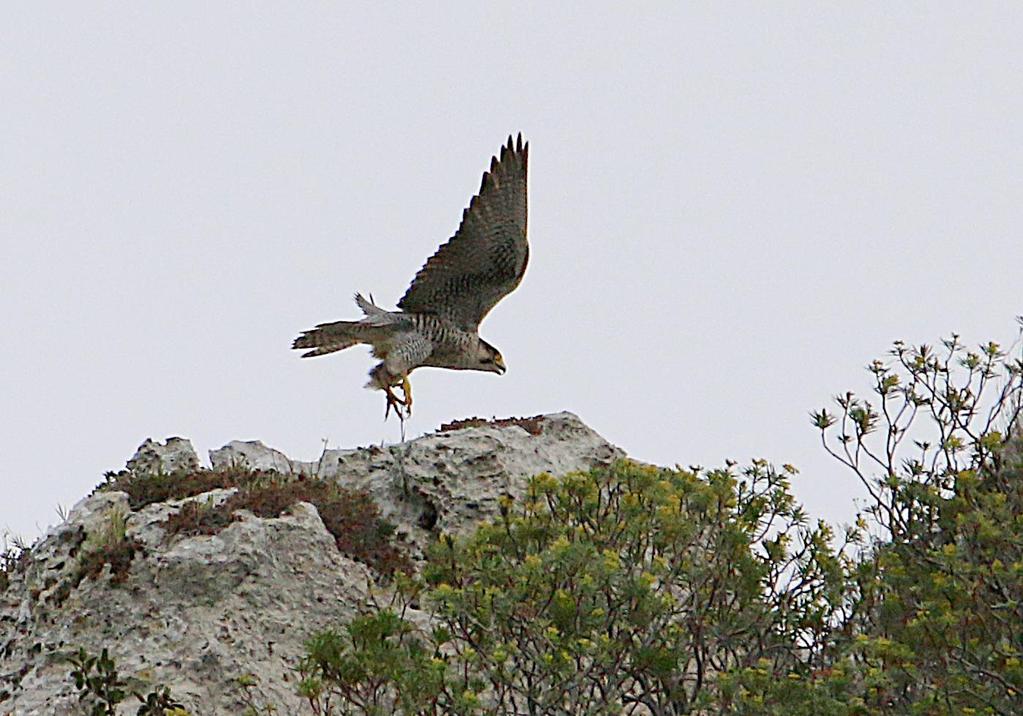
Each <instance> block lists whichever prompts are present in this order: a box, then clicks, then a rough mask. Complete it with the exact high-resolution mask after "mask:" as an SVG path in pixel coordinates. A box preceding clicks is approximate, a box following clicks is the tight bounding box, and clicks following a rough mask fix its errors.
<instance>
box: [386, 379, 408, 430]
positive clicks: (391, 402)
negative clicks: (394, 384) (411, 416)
mask: <svg viewBox="0 0 1023 716" xmlns="http://www.w3.org/2000/svg"><path fill="white" fill-rule="evenodd" d="M384 393H385V394H386V395H387V407H386V408H384V420H387V417H388V416H389V415H390V414H391V408H394V414H395V415H397V416H398V420H401V421H402V422H404V421H405V416H404V415H402V408H403V407H405V402H404V401H403V400H401V399H400V398H398V396H397V395H395V394H394V391H393V390H391V386H389V385H385V386H384Z"/></svg>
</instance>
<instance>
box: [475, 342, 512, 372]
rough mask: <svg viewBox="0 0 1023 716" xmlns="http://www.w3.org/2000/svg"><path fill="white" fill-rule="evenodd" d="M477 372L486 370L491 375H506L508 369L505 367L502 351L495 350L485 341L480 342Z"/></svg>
mask: <svg viewBox="0 0 1023 716" xmlns="http://www.w3.org/2000/svg"><path fill="white" fill-rule="evenodd" d="M476 358H477V368H476V370H485V371H487V372H489V373H504V371H505V370H507V368H505V365H504V358H502V357H501V351H499V350H497V349H496V348H494V347H493V346H492V345H490V344H489V343H487V342H486V341H484V340H480V346H479V351H478V353H477V355H476Z"/></svg>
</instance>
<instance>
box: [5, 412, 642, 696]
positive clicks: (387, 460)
mask: <svg viewBox="0 0 1023 716" xmlns="http://www.w3.org/2000/svg"><path fill="white" fill-rule="evenodd" d="M523 426H525V427H523ZM622 456H623V455H622V453H621V451H620V450H618V449H617V448H615V447H614V446H612V445H610V444H609V443H607V442H606V441H605V440H604V439H603V438H601V437H600V436H599V435H597V434H596V433H595V432H593V431H592V430H590V429H589V428H588V427H586V426H585V425H583V424H582V423H581V422H580V421H579V419H578V418H576V417H575V416H574V415H572V414H570V413H558V414H555V415H548V416H543V417H542V418H538V419H531V420H529V421H521V424H515V421H498V422H497V423H496V424H493V423H492V424H485V425H481V426H478V427H463V428H460V429H453V430H447V431H444V432H438V433H435V434H432V435H427V436H424V437H421V438H418V439H416V440H412V441H410V442H407V443H403V444H401V445H394V446H390V447H386V448H379V447H370V448H360V449H356V450H328V451H326V452H325V453H324V454H323V455H322V457H321V458H320V459H319V460H316V461H311V462H301V461H296V460H291V459H289V458H288V457H287V456H285V455H284V454H283V453H281V452H279V451H277V450H273V449H271V448H268V447H266V446H264V445H262V444H261V443H258V442H232V443H230V444H228V445H227V446H225V447H224V448H221V449H220V450H215V451H212V452H211V454H210V458H211V461H212V463H213V466H214V468H220V467H226V466H230V465H236V466H239V467H249V468H258V469H273V470H277V471H279V472H284V473H293V474H295V475H296V476H297V475H315V476H319V477H322V478H325V479H329V480H333V481H336V482H337V483H338V484H339V485H342V486H344V487H347V488H351V489H359V490H365V491H366V492H368V493H369V494H370V495H371V496H372V497H373V498H374V500H375V501H376V502H377V504H378V505H379V507H380V509H381V512H382V514H383V515H384V517H385V519H387V520H388V521H390V522H392V523H393V524H395V525H396V526H397V540H398V542H399V543H400V546H402V547H403V549H405V550H406V551H407V552H408V553H409V554H410V555H411V556H412V557H413V558H414V559H419V558H421V556H422V550H423V548H424V547H425V545H426V544H427V543H428V542H429V541H430V540H435V539H436V538H437V534H438V533H439V532H440V531H446V532H465V531H467V530H470V529H471V528H472V527H473V526H474V525H476V524H478V523H479V522H480V521H481V520H484V519H487V518H489V517H491V516H493V515H494V514H496V512H497V502H498V499H499V498H500V497H501V495H503V494H506V493H507V494H510V495H512V496H514V497H518V496H520V495H521V494H522V492H523V490H524V487H525V485H526V482H527V480H528V478H529V477H530V476H532V475H535V474H537V473H541V472H550V473H552V474H555V475H559V474H563V473H566V472H570V471H573V470H585V469H589V468H591V467H594V466H596V465H602V464H607V463H609V462H610V461H612V460H614V459H616V458H618V457H622ZM198 464H199V462H198V458H197V457H196V455H195V452H194V450H192V447H191V444H190V443H188V441H187V440H183V439H181V438H171V439H169V440H168V441H167V443H166V444H164V445H160V444H158V443H153V442H152V441H149V440H147V441H146V442H145V443H144V444H143V445H142V446H141V447H140V448H139V452H138V453H137V454H136V455H135V457H133V458H132V460H130V461H129V462H128V468H129V471H131V472H132V473H134V474H144V473H152V472H164V473H173V472H175V471H177V470H181V469H196V468H197V466H198ZM231 494H233V490H230V489H218V490H213V491H211V492H209V493H206V494H203V495H198V496H196V497H191V498H186V499H184V500H175V501H168V502H164V503H156V504H151V505H148V506H146V507H143V508H141V509H138V510H135V511H132V510H131V509H130V503H129V498H128V495H126V494H125V493H122V492H100V493H96V494H94V495H92V496H90V497H88V498H86V499H84V500H82V501H81V502H79V503H78V504H77V505H76V506H75V507H74V508H73V509H72V510H71V512H70V514H69V516H68V520H67V522H65V523H64V524H62V525H59V526H58V527H55V528H53V529H51V530H50V532H48V533H47V535H46V536H45V537H44V538H43V539H42V540H41V541H40V542H39V543H37V544H36V545H35V546H34V547H33V548H32V550H31V553H30V555H29V557H28V558H27V560H26V564H25V566H24V568H22V569H19V570H17V571H15V572H13V573H12V574H11V575H10V583H9V585H8V586H7V588H6V589H4V590H2V591H0V715H3V716H8V715H17V716H30V715H31V716H35V715H37V714H38V715H39V716H43V715H47V716H48V715H51V714H52V715H53V716H63V715H65V714H66V715H68V716H70V715H71V714H78V713H81V706H80V705H79V704H78V701H77V696H76V695H75V693H74V688H73V684H72V682H71V681H70V680H69V679H68V673H69V672H70V669H71V667H70V666H68V665H67V664H66V663H63V662H62V661H61V660H60V657H61V655H62V654H64V653H67V652H70V651H72V650H73V649H77V648H78V647H79V646H81V647H85V649H86V650H87V651H89V652H90V653H96V654H98V653H99V651H100V650H101V649H102V648H103V647H107V648H108V649H109V650H110V654H111V656H112V657H113V658H114V659H115V661H116V662H117V666H118V669H119V671H120V673H121V674H122V675H132V676H137V677H139V678H141V679H143V680H144V681H140V682H139V683H138V685H137V688H138V689H139V690H140V691H142V693H146V692H148V691H149V690H150V688H151V685H152V684H162V685H166V686H168V687H170V689H171V692H172V693H173V695H174V696H175V697H176V698H178V699H179V700H180V701H182V702H183V703H184V704H185V706H186V707H187V708H188V709H189V712H190V713H191V714H193V716H207V715H210V716H214V715H219V714H225V715H227V714H230V715H232V716H234V715H237V714H241V713H243V711H244V709H245V701H244V698H245V694H244V693H243V692H244V689H243V688H242V687H241V686H240V685H239V679H240V678H243V677H254V678H255V679H256V683H257V686H256V687H255V688H254V689H253V693H254V694H255V696H254V698H255V702H256V705H257V706H260V705H269V706H273V707H275V708H276V709H277V711H276V713H279V714H302V713H308V711H307V710H306V708H305V706H304V704H303V703H302V702H301V700H300V699H299V698H298V697H297V696H296V695H295V691H294V684H295V675H294V673H293V672H292V669H293V667H294V666H295V664H296V662H297V660H298V658H299V657H300V655H301V654H302V649H303V644H304V642H305V640H306V639H307V638H308V637H309V636H310V635H311V634H313V633H314V632H316V631H317V630H320V629H322V628H324V627H326V626H328V625H331V624H336V623H337V622H338V621H341V620H345V619H348V618H350V617H352V616H353V615H354V614H355V613H356V612H357V611H358V610H359V609H360V607H364V606H366V605H368V603H369V601H370V600H371V598H372V594H373V593H374V592H375V593H380V590H381V587H375V586H374V585H375V583H376V582H377V579H378V577H377V575H375V574H374V573H373V571H372V570H371V569H370V568H369V567H367V566H366V565H364V564H362V563H361V562H358V561H355V560H354V559H352V558H350V557H348V556H346V555H343V554H341V553H340V552H339V551H338V549H337V547H336V546H335V542H334V538H333V537H332V536H331V535H330V533H329V532H327V530H326V528H325V527H324V525H323V522H322V520H321V519H320V516H319V514H318V513H317V511H316V508H315V507H313V506H312V505H309V504H306V503H299V504H298V505H296V506H295V507H293V508H291V510H290V511H289V512H288V513H286V514H284V515H282V516H281V517H279V518H275V519H262V518H258V517H255V516H253V515H251V514H249V513H246V512H240V513H238V515H237V516H238V518H239V519H237V520H236V521H234V522H232V523H231V524H230V525H229V526H227V527H226V528H225V529H223V530H222V531H221V532H219V533H218V534H215V535H211V536H195V537H181V536H174V537H169V538H168V537H167V536H166V534H165V530H164V528H163V527H162V523H163V522H164V521H165V520H166V519H167V518H168V517H169V516H171V515H173V514H175V513H177V512H178V511H179V510H180V509H181V506H182V505H183V504H185V503H187V502H190V501H196V500H200V501H203V502H204V503H207V502H212V503H219V502H222V501H223V500H226V499H228V498H229V497H230V495H231ZM118 524H120V525H122V529H123V532H124V534H125V535H126V536H127V538H128V539H129V540H135V541H136V543H137V549H136V551H135V553H134V555H133V557H132V559H131V561H130V565H129V567H128V569H127V572H126V574H125V575H124V576H123V577H122V578H121V580H120V582H119V583H118V581H116V578H115V575H113V574H112V573H111V568H110V566H107V567H105V568H104V571H103V572H102V573H101V574H100V575H99V576H98V577H97V578H91V577H85V578H84V579H81V581H80V582H79V583H78V584H73V582H74V581H75V579H74V577H75V575H76V573H77V572H78V565H79V563H80V558H81V554H82V553H83V551H86V550H88V548H89V545H90V544H92V543H93V542H94V541H95V540H96V539H97V538H98V537H97V536H98V535H102V534H104V532H109V531H110V529H111V525H115V526H116V525H118ZM145 682H148V683H145ZM136 710H137V704H136V703H135V702H134V699H129V700H126V701H125V702H124V704H123V705H122V707H121V711H119V714H129V713H131V714H134V713H135V711H136Z"/></svg>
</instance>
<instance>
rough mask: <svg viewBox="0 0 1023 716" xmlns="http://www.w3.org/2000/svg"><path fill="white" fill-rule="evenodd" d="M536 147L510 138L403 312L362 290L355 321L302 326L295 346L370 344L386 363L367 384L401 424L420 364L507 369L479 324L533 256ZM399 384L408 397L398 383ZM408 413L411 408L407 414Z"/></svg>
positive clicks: (324, 349)
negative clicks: (531, 184)
mask: <svg viewBox="0 0 1023 716" xmlns="http://www.w3.org/2000/svg"><path fill="white" fill-rule="evenodd" d="M528 158H529V143H528V142H526V143H523V142H522V135H521V134H519V135H518V139H517V141H513V140H512V138H511V137H510V136H509V137H508V143H507V144H506V145H504V146H503V147H501V151H500V154H499V156H495V157H493V158H491V160H490V170H489V171H487V172H484V174H483V182H482V184H481V185H480V190H479V193H478V194H477V195H476V196H474V197H473V198H472V201H470V202H469V206H468V208H467V209H465V210H464V211H463V212H462V221H461V223H460V224H459V227H458V231H456V232H455V235H454V236H452V237H451V238H450V239H448V241H447V243H445V244H443V245H441V247H440V248H439V249H437V252H436V253H434V255H433V256H431V257H430V259H429V260H428V261H427V262H426V264H425V265H424V266H423V267H422V268H421V269H420V270H419V273H417V274H416V276H415V278H414V279H413V280H412V284H411V285H410V286H409V287H408V290H407V291H405V295H404V296H402V298H401V300H400V301H398V309H399V310H397V311H388V310H385V309H383V308H380V307H379V306H377V305H376V303H375V302H374V301H373V296H372V294H370V298H369V299H368V300H367V299H366V298H365V297H364V296H362V295H361V294H358V293H357V294H355V302H356V304H357V305H358V306H359V308H360V309H361V310H362V313H363V317H362V318H361V319H359V320H357V321H335V322H333V323H321V324H319V325H318V326H316V327H315V328H312V329H310V330H308V331H305V332H304V333H302V335H300V336H299V337H298V338H296V339H295V342H294V343H293V344H292V348H297V349H310V350H308V352H306V353H304V354H303V355H302V357H303V358H311V357H314V356H322V355H326V354H328V353H334V352H335V351H340V350H344V349H345V348H349V347H351V346H354V345H359V344H366V345H369V346H372V352H373V356H374V357H376V358H379V359H380V363H378V364H377V365H376V366H374V367H373V368H372V370H370V372H369V382H368V383H367V384H366V387H367V388H370V389H377V390H382V391H383V392H384V394H385V395H386V398H387V405H386V407H385V409H384V418H385V419H386V418H387V416H388V415H389V414H390V411H391V409H392V408H393V409H394V411H395V413H396V414H397V415H398V418H399V419H400V420H405V419H406V418H407V417H408V416H410V415H411V414H412V386H411V385H410V384H409V379H408V376H409V373H411V372H412V371H413V370H415V369H416V368H419V367H420V366H432V367H435V368H450V369H452V370H479V371H484V372H488V373H504V372H505V364H504V358H502V357H501V352H500V351H498V350H497V349H496V348H495V347H494V346H492V345H490V344H489V343H487V342H486V341H485V340H483V339H482V338H480V336H479V325H480V322H481V321H482V320H483V318H484V317H485V316H486V315H487V314H488V313H489V312H490V309H492V308H493V307H494V306H495V305H496V304H497V302H498V301H500V300H501V299H502V298H504V297H505V296H507V295H508V294H509V293H511V292H512V291H513V290H514V289H515V288H516V287H517V286H518V285H519V283H521V281H522V276H523V274H524V273H525V271H526V263H527V262H528V260H529V245H528V243H527V242H526V168H527V163H528ZM399 386H400V387H401V390H402V397H400V398H399V397H398V395H397V394H396V393H395V391H394V388H397V387H399ZM403 411H404V414H403Z"/></svg>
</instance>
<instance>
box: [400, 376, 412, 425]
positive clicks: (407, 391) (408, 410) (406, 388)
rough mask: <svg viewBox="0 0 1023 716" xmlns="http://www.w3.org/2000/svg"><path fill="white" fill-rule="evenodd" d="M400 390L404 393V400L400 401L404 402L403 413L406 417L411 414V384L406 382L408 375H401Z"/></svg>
mask: <svg viewBox="0 0 1023 716" xmlns="http://www.w3.org/2000/svg"><path fill="white" fill-rule="evenodd" d="M401 392H402V393H404V394H405V400H403V401H402V402H403V403H404V404H405V414H406V416H408V417H411V416H412V384H411V383H409V382H408V376H407V375H405V376H402V378H401Z"/></svg>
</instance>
